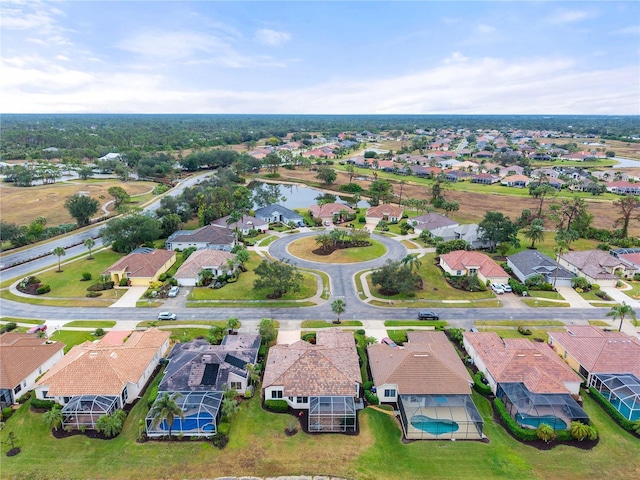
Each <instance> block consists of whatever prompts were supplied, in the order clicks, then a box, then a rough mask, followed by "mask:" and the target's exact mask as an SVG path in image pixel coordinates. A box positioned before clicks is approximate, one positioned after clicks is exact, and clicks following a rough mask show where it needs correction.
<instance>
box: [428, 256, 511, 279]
mask: <svg viewBox="0 0 640 480" xmlns="http://www.w3.org/2000/svg"><path fill="white" fill-rule="evenodd" d="M440 259H441V260H442V261H444V262H445V263H446V264H447V265H448V266H449V268H450V269H451V270H468V269H469V268H478V271H479V272H480V273H481V274H482V275H483V276H484V277H485V278H490V277H508V276H509V274H508V273H507V272H505V271H504V269H503V268H502V267H501V266H500V265H498V264H497V263H496V262H494V261H493V260H492V259H491V258H490V257H488V256H487V255H485V254H484V253H480V252H468V251H466V250H456V251H453V252H450V253H445V254H443V255H440Z"/></svg>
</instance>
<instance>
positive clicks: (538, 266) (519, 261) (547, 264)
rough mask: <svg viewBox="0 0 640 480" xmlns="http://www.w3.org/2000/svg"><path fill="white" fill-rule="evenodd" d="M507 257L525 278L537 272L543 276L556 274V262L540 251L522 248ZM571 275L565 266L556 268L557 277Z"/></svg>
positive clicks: (568, 276)
mask: <svg viewBox="0 0 640 480" xmlns="http://www.w3.org/2000/svg"><path fill="white" fill-rule="evenodd" d="M508 258H509V261H510V262H511V263H512V264H513V265H514V266H515V267H516V268H517V269H518V270H520V271H521V272H522V274H523V275H524V276H525V278H528V277H530V276H532V275H537V274H542V275H545V276H546V275H549V274H552V275H553V276H554V277H555V275H556V267H557V266H558V265H557V263H556V262H555V261H554V260H553V259H551V258H550V257H548V256H546V255H545V254H544V253H540V252H539V251H537V250H528V249H527V250H523V251H521V252H518V253H514V254H513V255H509V257H508ZM573 277H574V275H573V273H571V272H570V271H569V270H567V269H566V268H564V267H559V268H558V278H561V279H564V278H573ZM521 280H522V279H521Z"/></svg>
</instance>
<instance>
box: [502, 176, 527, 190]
mask: <svg viewBox="0 0 640 480" xmlns="http://www.w3.org/2000/svg"><path fill="white" fill-rule="evenodd" d="M530 183H531V179H530V178H529V177H527V176H526V175H518V174H516V175H509V176H507V177H504V178H503V179H502V180H500V184H501V185H506V186H507V187H516V188H525V187H527V186H528V185H529V184H530Z"/></svg>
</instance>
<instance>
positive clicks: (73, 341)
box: [47, 330, 97, 353]
mask: <svg viewBox="0 0 640 480" xmlns="http://www.w3.org/2000/svg"><path fill="white" fill-rule="evenodd" d="M47 333H49V332H47ZM91 333H92V332H84V331H78V330H57V331H55V332H53V334H51V336H50V337H49V338H50V339H51V340H55V341H57V342H62V343H64V345H65V347H64V353H67V352H68V351H69V350H71V347H73V346H75V345H80V344H81V343H84V342H86V341H87V340H89V341H90V342H93V341H94V340H97V338H96V337H95V336H94V335H92V334H91Z"/></svg>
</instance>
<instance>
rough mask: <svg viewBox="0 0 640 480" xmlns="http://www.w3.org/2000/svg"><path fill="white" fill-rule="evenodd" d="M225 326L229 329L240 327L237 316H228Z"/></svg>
mask: <svg viewBox="0 0 640 480" xmlns="http://www.w3.org/2000/svg"><path fill="white" fill-rule="evenodd" d="M227 328H228V329H229V330H230V331H233V330H237V329H238V328H240V320H238V319H237V317H229V318H228V319H227Z"/></svg>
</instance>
